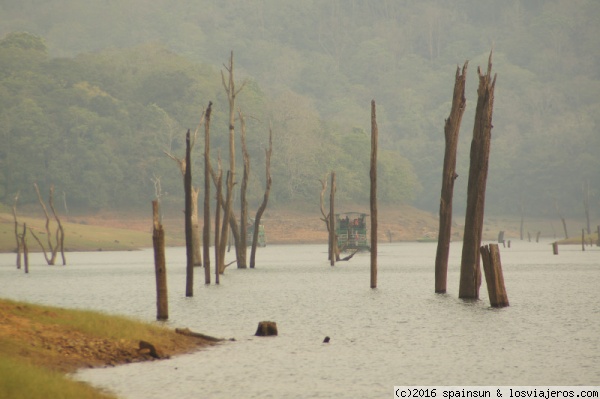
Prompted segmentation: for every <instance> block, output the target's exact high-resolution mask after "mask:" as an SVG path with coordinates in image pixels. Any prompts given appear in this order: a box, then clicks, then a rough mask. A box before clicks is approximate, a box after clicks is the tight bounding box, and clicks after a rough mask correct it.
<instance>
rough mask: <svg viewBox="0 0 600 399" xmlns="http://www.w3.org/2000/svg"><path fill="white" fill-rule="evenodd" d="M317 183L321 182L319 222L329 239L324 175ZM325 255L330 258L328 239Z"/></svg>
mask: <svg viewBox="0 0 600 399" xmlns="http://www.w3.org/2000/svg"><path fill="white" fill-rule="evenodd" d="M319 181H320V182H321V196H320V202H319V204H320V206H321V215H322V217H321V220H322V221H323V223H325V227H327V237H329V235H330V232H331V230H330V228H329V223H330V218H329V213H327V212H325V192H326V191H327V175H325V177H324V178H323V179H322V180H319ZM327 254H328V256H331V241H329V238H328V240H327Z"/></svg>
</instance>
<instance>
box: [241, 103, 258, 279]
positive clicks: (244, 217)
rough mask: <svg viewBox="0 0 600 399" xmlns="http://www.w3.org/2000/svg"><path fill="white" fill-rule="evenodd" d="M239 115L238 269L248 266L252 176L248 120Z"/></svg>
mask: <svg viewBox="0 0 600 399" xmlns="http://www.w3.org/2000/svg"><path fill="white" fill-rule="evenodd" d="M238 115H239V118H240V129H241V139H242V157H243V160H244V171H243V174H242V186H241V188H240V234H239V245H236V252H237V267H238V269H245V268H246V267H247V265H246V255H247V249H248V247H247V245H248V244H247V242H246V240H247V234H248V201H247V200H246V191H247V189H248V177H249V176H250V155H249V154H248V146H247V145H246V120H245V119H244V115H243V114H242V112H241V111H239V110H238ZM257 232H258V231H257Z"/></svg>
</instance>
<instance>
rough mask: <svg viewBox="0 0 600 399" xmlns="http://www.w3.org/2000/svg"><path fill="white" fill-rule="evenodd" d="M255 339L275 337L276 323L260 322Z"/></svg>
mask: <svg viewBox="0 0 600 399" xmlns="http://www.w3.org/2000/svg"><path fill="white" fill-rule="evenodd" d="M254 335H255V336H257V337H270V336H274V335H277V323H275V322H274V321H261V322H259V323H258V328H257V329H256V333H255V334H254Z"/></svg>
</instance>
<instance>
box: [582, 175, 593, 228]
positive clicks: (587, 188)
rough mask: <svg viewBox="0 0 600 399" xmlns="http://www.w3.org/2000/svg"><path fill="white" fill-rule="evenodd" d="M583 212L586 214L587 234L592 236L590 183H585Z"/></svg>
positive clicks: (587, 181)
mask: <svg viewBox="0 0 600 399" xmlns="http://www.w3.org/2000/svg"><path fill="white" fill-rule="evenodd" d="M583 211H584V213H585V221H586V227H587V233H588V234H592V226H591V223H590V181H589V180H586V181H584V182H583Z"/></svg>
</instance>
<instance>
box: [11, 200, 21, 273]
mask: <svg viewBox="0 0 600 399" xmlns="http://www.w3.org/2000/svg"><path fill="white" fill-rule="evenodd" d="M18 201H19V193H17V195H15V202H14V204H13V208H12V211H13V218H14V220H15V240H16V242H17V249H16V250H17V269H20V268H21V253H22V249H23V248H22V247H21V237H20V235H19V222H18V220H17V202H18Z"/></svg>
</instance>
